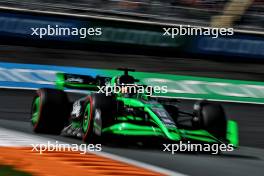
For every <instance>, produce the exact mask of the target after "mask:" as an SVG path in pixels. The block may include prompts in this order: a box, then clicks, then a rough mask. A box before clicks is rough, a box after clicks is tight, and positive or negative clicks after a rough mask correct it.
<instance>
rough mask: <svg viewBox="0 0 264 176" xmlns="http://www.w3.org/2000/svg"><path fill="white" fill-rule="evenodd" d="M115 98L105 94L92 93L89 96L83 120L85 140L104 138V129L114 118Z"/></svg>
mask: <svg viewBox="0 0 264 176" xmlns="http://www.w3.org/2000/svg"><path fill="white" fill-rule="evenodd" d="M114 105H115V103H114V99H113V97H111V96H105V95H104V94H92V95H90V96H88V97H87V100H86V103H85V110H84V117H83V121H82V129H83V133H84V135H83V141H85V142H87V143H98V142H99V141H101V138H102V136H103V135H102V130H103V128H104V127H106V126H107V125H109V124H110V123H111V122H112V121H113V120H114V119H113V114H114V111H115V106H114Z"/></svg>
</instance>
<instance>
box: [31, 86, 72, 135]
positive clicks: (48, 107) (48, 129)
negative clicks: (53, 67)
mask: <svg viewBox="0 0 264 176" xmlns="http://www.w3.org/2000/svg"><path fill="white" fill-rule="evenodd" d="M69 116H70V108H69V101H68V97H67V94H66V93H65V92H64V91H61V90H56V89H49V88H41V89H39V90H37V94H36V96H35V97H34V99H33V103H32V108H31V122H32V124H33V130H34V132H36V133H48V134H60V132H61V130H62V129H63V127H64V126H65V125H66V123H67V121H68V118H69Z"/></svg>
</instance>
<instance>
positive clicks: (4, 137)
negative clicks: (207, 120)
mask: <svg viewBox="0 0 264 176" xmlns="http://www.w3.org/2000/svg"><path fill="white" fill-rule="evenodd" d="M48 141H49V142H50V143H51V144H56V143H57V144H58V143H59V144H66V143H65V142H62V141H56V140H54V139H49V138H45V137H39V136H35V135H33V134H27V133H24V132H18V131H12V130H8V129H5V128H1V127H0V146H5V147H7V146H10V147H29V146H30V147H32V144H34V145H36V144H47V143H48ZM90 153H93V154H96V155H98V156H101V157H106V158H110V159H112V160H117V161H120V162H123V163H127V164H130V165H134V166H137V167H141V168H145V169H148V170H152V171H154V172H158V173H161V174H165V175H168V176H186V175H185V174H182V173H179V172H175V171H171V170H168V169H164V168H161V167H158V166H154V165H151V164H147V163H143V162H140V161H136V160H133V159H129V158H125V157H121V156H118V155H115V154H111V153H106V152H90Z"/></svg>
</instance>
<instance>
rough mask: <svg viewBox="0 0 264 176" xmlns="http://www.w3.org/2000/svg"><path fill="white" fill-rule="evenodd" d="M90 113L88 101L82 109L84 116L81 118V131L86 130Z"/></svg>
mask: <svg viewBox="0 0 264 176" xmlns="http://www.w3.org/2000/svg"><path fill="white" fill-rule="evenodd" d="M90 115H91V107H90V103H87V105H86V108H85V111H84V118H83V131H84V132H86V131H87V130H88V128H89V121H90Z"/></svg>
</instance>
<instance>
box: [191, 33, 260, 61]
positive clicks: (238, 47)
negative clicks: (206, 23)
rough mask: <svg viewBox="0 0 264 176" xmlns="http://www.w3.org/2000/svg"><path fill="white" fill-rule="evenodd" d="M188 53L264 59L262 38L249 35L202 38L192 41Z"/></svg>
mask: <svg viewBox="0 0 264 176" xmlns="http://www.w3.org/2000/svg"><path fill="white" fill-rule="evenodd" d="M188 51H189V52H192V53H199V54H214V55H222V56H234V57H235V56H239V57H247V58H260V59H264V38H263V37H257V36H249V35H234V36H232V37H230V36H229V37H220V38H211V37H205V36H202V37H198V38H196V39H194V40H193V41H192V43H191V46H190V47H188Z"/></svg>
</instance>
